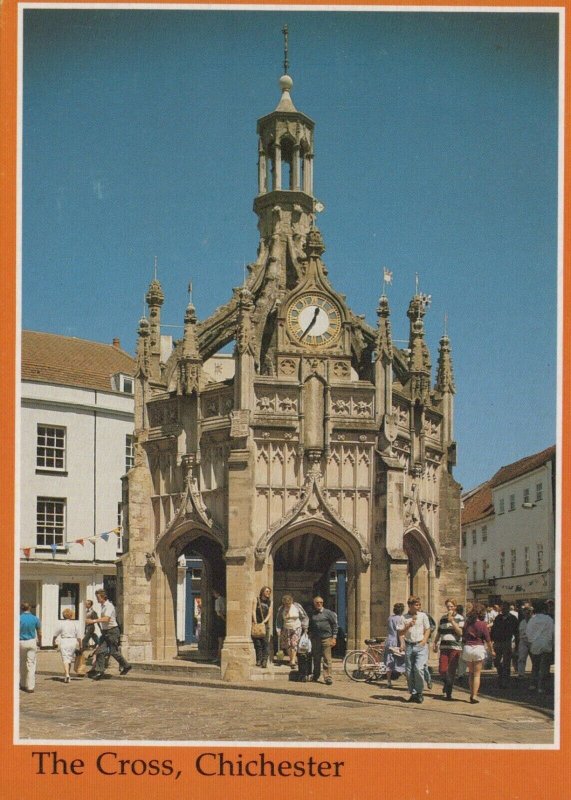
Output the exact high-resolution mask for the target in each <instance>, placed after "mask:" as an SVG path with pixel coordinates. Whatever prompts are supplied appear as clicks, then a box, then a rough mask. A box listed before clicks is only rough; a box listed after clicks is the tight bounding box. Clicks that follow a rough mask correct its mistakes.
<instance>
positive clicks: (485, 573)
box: [462, 446, 556, 603]
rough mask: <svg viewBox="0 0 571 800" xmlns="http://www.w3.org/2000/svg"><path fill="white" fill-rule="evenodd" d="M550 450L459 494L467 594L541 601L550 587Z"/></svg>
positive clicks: (552, 588)
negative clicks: (466, 569)
mask: <svg viewBox="0 0 571 800" xmlns="http://www.w3.org/2000/svg"><path fill="white" fill-rule="evenodd" d="M555 463H556V462H555V446H553V447H548V448H547V449H546V450H542V451H541V452H539V453H535V454H534V455H532V456H528V457H526V458H523V459H521V460H520V461H516V462H515V463H513V464H509V465H507V466H505V467H502V468H501V469H499V470H498V472H496V474H495V475H494V476H493V477H492V478H491V479H490V480H489V481H487V482H486V483H484V484H482V485H481V486H478V487H477V488H476V489H473V490H472V491H471V492H467V493H466V494H464V495H463V497H462V500H463V510H462V558H463V559H464V561H466V563H467V567H468V596H469V597H472V598H473V599H476V600H481V601H483V602H486V603H487V602H497V601H500V600H506V601H508V602H514V603H518V602H523V601H527V600H529V601H533V600H546V599H550V598H553V597H554V596H555V589H556V582H555V581H556V569H555V567H556V564H555V556H556V546H555V537H556V513H555Z"/></svg>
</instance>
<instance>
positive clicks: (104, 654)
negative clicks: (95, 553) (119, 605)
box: [20, 589, 132, 692]
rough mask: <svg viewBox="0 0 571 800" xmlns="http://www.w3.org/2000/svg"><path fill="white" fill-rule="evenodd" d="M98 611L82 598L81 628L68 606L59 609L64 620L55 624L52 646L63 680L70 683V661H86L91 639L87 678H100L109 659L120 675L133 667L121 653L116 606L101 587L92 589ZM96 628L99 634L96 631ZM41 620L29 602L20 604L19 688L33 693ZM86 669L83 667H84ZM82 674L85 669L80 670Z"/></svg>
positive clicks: (80, 662) (75, 664)
mask: <svg viewBox="0 0 571 800" xmlns="http://www.w3.org/2000/svg"><path fill="white" fill-rule="evenodd" d="M95 597H96V599H97V602H98V603H99V612H97V611H96V610H95V608H94V607H93V601H92V600H86V601H85V628H84V630H83V631H82V630H81V626H80V624H79V622H78V621H77V620H76V619H75V614H74V612H73V611H72V609H71V608H65V609H64V610H63V612H62V617H63V619H62V620H60V621H59V623H58V624H57V625H56V628H55V630H54V635H53V641H52V645H53V646H54V647H57V649H58V651H59V654H60V657H61V661H62V666H63V682H64V683H69V682H70V677H71V669H72V664H73V665H74V666H75V668H76V669H78V664H83V663H85V652H86V650H87V649H88V648H89V645H90V643H91V642H93V643H94V645H95V647H94V650H93V653H92V657H93V665H92V668H91V670H89V671H88V672H87V675H88V677H90V678H93V679H94V680H101V679H102V678H103V677H104V676H105V671H106V669H107V666H108V663H109V659H110V658H114V659H115V660H116V661H117V663H118V664H119V674H120V675H126V674H127V673H128V672H129V671H130V670H131V669H132V666H131V664H129V662H128V661H127V660H126V659H125V658H124V657H123V655H122V654H121V646H120V638H121V632H120V629H119V625H118V623H117V614H116V611H115V606H114V605H113V603H112V602H111V601H110V600H109V598H108V597H107V594H106V592H104V591H103V590H102V589H101V590H99V591H97V592H95ZM96 627H97V629H98V630H99V634H98V633H97V632H96ZM40 632H41V625H40V620H39V619H38V617H36V616H35V614H32V611H31V606H30V604H29V603H22V604H21V606H20V689H21V690H22V691H25V692H33V691H34V689H35V685H36V657H37V649H38V647H39V645H40ZM85 671H86V670H85ZM81 674H84V671H82V672H81Z"/></svg>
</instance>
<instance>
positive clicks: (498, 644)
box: [384, 597, 555, 704]
mask: <svg viewBox="0 0 571 800" xmlns="http://www.w3.org/2000/svg"><path fill="white" fill-rule="evenodd" d="M444 605H445V609H446V613H445V614H444V615H443V616H442V617H441V618H440V620H439V622H438V625H435V624H434V621H433V620H432V618H431V617H430V616H429V615H428V614H426V613H425V612H424V611H422V603H421V599H420V598H419V597H409V599H408V601H407V607H408V610H407V612H406V613H404V605H403V604H402V603H397V604H395V606H394V607H393V613H392V614H391V615H390V616H389V618H388V620H387V637H386V640H385V648H384V663H385V667H386V670H387V687H389V688H391V687H392V686H393V681H395V680H396V679H398V677H399V676H400V675H401V674H402V673H404V674H405V675H406V680H407V685H408V690H409V698H408V702H410V703H422V702H424V689H425V687H427V688H431V684H432V676H431V674H430V672H429V670H428V666H427V663H428V656H429V640H430V639H431V637H432V635H433V633H434V641H433V645H432V646H433V650H434V652H435V653H439V660H438V672H439V675H440V677H441V679H442V692H443V694H444V697H445V699H446V700H451V699H452V693H453V689H454V684H455V682H456V681H457V680H462V678H463V676H464V675H465V674H466V673H467V674H468V685H469V688H470V703H472V704H474V703H478V702H479V698H478V695H479V690H480V682H481V673H482V670H483V669H485V668H491V667H492V666H493V667H495V669H496V672H497V682H498V683H497V685H498V688H499V690H500V692H504V691H505V690H506V689H507V687H508V684H509V681H510V679H511V676H512V670H513V672H514V677H516V678H518V679H520V680H521V679H522V678H525V676H526V665H527V659H528V657H530V658H531V664H532V671H531V682H530V684H529V687H528V688H529V690H530V691H533V692H535V691H537V692H538V693H543V692H545V691H548V690H549V688H550V684H549V673H550V670H551V665H552V663H553V652H554V629H555V624H554V603H553V602H543V601H538V602H537V603H536V604H535V606H534V607H532V606H531V605H530V604H529V603H524V604H523V605H522V606H521V607H520V608H519V609H517V608H516V607H515V605H514V604H513V603H512V604H510V603H507V602H504V603H501V604H498V605H489V606H485V605H484V604H482V603H471V602H469V603H467V604H466V610H464V608H463V607H462V606H460V605H458V604H457V603H456V601H455V600H454V599H453V598H448V599H447V600H446V601H445V603H444Z"/></svg>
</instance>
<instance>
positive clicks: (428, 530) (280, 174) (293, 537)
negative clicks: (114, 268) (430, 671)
mask: <svg viewBox="0 0 571 800" xmlns="http://www.w3.org/2000/svg"><path fill="white" fill-rule="evenodd" d="M292 85H293V81H292V79H291V77H290V76H289V75H288V74H287V52H286V74H284V75H283V76H282V78H281V79H280V87H281V97H280V100H279V103H278V105H277V107H276V109H275V110H274V111H272V112H271V113H269V114H267V115H266V116H264V117H262V118H261V119H259V120H258V126H257V133H258V194H257V197H256V198H255V200H254V211H255V213H256V214H257V216H258V219H259V222H258V228H259V232H260V241H259V247H258V254H257V258H256V261H255V262H254V263H252V264H250V265H249V267H248V270H249V274H248V278H247V280H246V281H245V283H244V285H243V286H242V287H241V288H240V289H235V290H234V291H233V294H232V297H231V298H230V300H229V302H227V303H226V304H225V305H223V306H221V307H220V308H218V309H217V310H216V311H215V312H214V313H213V314H212V315H211V316H210V317H209V318H208V319H205V320H203V321H199V320H198V319H197V315H196V312H195V308H194V306H193V305H192V302H190V303H189V305H188V307H187V309H186V312H185V315H184V335H183V337H182V338H181V339H180V340H179V341H176V342H175V343H174V347H173V349H172V352H171V353H170V355H168V357H166V356H164V353H162V352H161V306H162V304H163V300H164V295H163V292H162V289H161V285H160V283H159V282H158V280H157V279H156V277H155V279H154V280H153V281H152V282H151V284H150V286H149V290H148V293H147V296H146V300H147V304H148V308H149V314H148V318H143V319H142V320H141V321H140V323H139V331H138V345H137V371H136V378H135V382H136V386H135V466H134V467H133V468H132V469H131V470H130V472H129V473H128V476H127V478H126V479H125V487H124V493H125V543H126V548H127V552H126V554H125V555H124V556H123V557H122V559H121V562H120V565H119V594H120V603H119V605H120V610H121V612H122V617H123V624H124V634H125V636H124V640H125V644H124V649H125V653H126V655H127V657H128V658H129V659H130V660H135V661H137V660H138V661H150V660H164V659H168V658H171V657H174V656H175V655H176V653H177V641H176V626H175V621H176V598H177V581H178V578H177V576H178V569H179V568H178V562H179V559H180V557H181V555H185V554H190V553H192V554H193V556H195V557H198V558H200V559H202V563H203V579H202V607H203V613H202V635H201V639H200V643H199V648H200V649H201V650H202V651H203V653H204V654H205V655H208V654H210V655H212V654H213V653H215V650H216V643H215V629H214V606H213V599H212V589H213V588H218V589H219V590H220V591H221V592H222V594H223V595H225V598H226V607H227V636H226V640H225V643H224V648H223V651H222V660H221V672H222V677H223V678H224V679H225V680H227V681H238V680H243V679H248V678H250V677H252V676H253V675H254V674H255V671H256V670H257V669H258V668H256V667H255V666H254V662H255V658H254V648H253V645H252V640H251V638H250V621H251V609H252V603H253V601H254V598H255V597H256V596H257V594H258V592H259V590H260V588H261V587H262V586H263V585H266V584H267V585H269V586H270V587H273V590H274V601H275V602H274V613H275V611H276V610H277V607H278V606H279V602H280V599H281V595H282V593H283V592H286V591H287V592H289V593H292V594H293V595H294V598H295V599H296V600H298V601H300V602H308V601H310V599H311V597H312V595H313V593H314V592H316V591H318V592H319V593H321V594H323V595H324V596H325V597H326V598H327V597H328V592H329V575H330V571H331V569H332V566H333V565H334V564H335V563H337V562H340V561H342V562H346V575H347V583H346V625H347V631H346V633H347V644H348V646H349V647H354V646H360V645H361V644H362V642H363V640H364V639H365V638H366V637H368V636H369V635H379V634H384V633H385V628H386V619H387V617H388V615H389V614H390V613H391V612H392V606H393V604H394V603H395V602H406V598H407V596H408V595H409V594H410V593H411V592H414V593H416V594H419V595H420V596H421V597H422V599H423V607H424V609H425V610H426V611H429V612H431V613H432V614H433V616H435V615H436V614H437V613H439V612H440V610H441V609H442V606H443V603H444V599H445V598H446V597H447V596H450V595H452V596H455V597H456V598H457V599H458V600H463V599H464V597H465V591H466V570H465V565H464V564H463V562H462V561H461V560H460V486H459V485H458V483H457V482H456V481H455V480H454V478H453V477H452V467H453V465H454V464H455V453H456V446H455V441H454V432H453V416H454V414H453V407H454V394H455V387H454V378H453V371H452V360H451V353H450V341H449V339H448V337H447V335H444V336H443V337H442V338H441V340H440V347H439V354H438V367H437V371H436V376H435V382H434V383H433V382H432V377H431V359H430V353H429V350H428V347H427V345H426V342H425V336H424V317H425V314H426V311H427V307H428V303H429V298H427V297H426V295H423V294H419V292H418V290H417V291H416V293H415V295H414V296H413V297H412V299H411V301H410V305H409V308H408V311H407V315H408V318H409V320H410V324H409V327H410V334H409V337H410V338H409V344H408V347H407V348H406V349H402V350H401V349H398V348H396V347H395V346H394V344H393V341H392V338H391V326H390V312H389V303H388V299H387V297H386V295H385V293H384V292H383V294H382V296H381V297H380V299H379V305H378V310H377V317H378V319H377V323H376V325H375V326H371V325H369V324H367V323H366V322H365V321H364V318H363V317H362V316H358V315H356V314H355V313H354V312H353V311H352V310H351V309H350V308H349V306H348V304H347V301H346V298H345V297H344V296H343V295H342V294H339V292H337V291H336V290H335V289H334V287H333V286H332V285H331V283H330V281H329V279H328V275H327V269H326V267H325V264H324V262H323V260H322V257H323V253H324V250H325V247H324V243H323V240H322V237H321V234H320V232H319V230H318V229H317V227H316V210H317V209H316V199H315V197H314V193H313V160H314V156H315V153H314V122H313V121H312V120H311V119H310V118H309V117H307V116H306V115H305V114H303V113H302V112H300V111H298V110H297V109H296V107H295V105H294V103H293V100H292V96H291V91H292ZM232 341H233V342H235V347H234V352H233V357H232V371H231V376H230V377H228V378H226V379H224V380H216V377H215V376H214V377H212V375H211V373H209V372H208V370H207V369H206V368H205V365H206V363H207V362H208V361H209V359H212V358H213V357H214V356H216V354H217V353H219V352H220V350H221V349H222V348H223V347H225V346H226V345H228V344H229V343H230V342H232Z"/></svg>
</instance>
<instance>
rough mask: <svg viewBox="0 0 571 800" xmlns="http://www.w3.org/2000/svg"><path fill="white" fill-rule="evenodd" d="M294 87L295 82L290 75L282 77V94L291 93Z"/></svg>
mask: <svg viewBox="0 0 571 800" xmlns="http://www.w3.org/2000/svg"><path fill="white" fill-rule="evenodd" d="M292 86H293V81H292V79H291V78H290V76H289V75H282V76H281V78H280V89H281V90H282V92H289V91H290V90H291V87H292Z"/></svg>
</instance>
